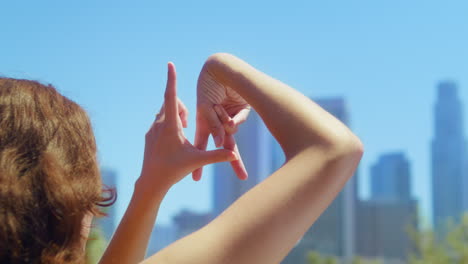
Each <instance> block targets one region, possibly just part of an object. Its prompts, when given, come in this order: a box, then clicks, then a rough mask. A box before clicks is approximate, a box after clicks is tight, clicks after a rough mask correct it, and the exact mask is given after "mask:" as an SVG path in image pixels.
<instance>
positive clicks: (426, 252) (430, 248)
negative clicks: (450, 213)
mask: <svg viewBox="0 0 468 264" xmlns="http://www.w3.org/2000/svg"><path fill="white" fill-rule="evenodd" d="M448 230H449V231H448V233H447V236H446V237H445V239H442V240H437V239H436V238H435V235H434V232H433V231H432V230H427V231H414V230H413V231H410V235H411V237H412V239H413V241H414V244H415V251H414V252H413V253H412V254H411V255H410V257H409V260H408V263H409V264H426V263H437V264H466V263H468V214H465V215H464V216H463V218H462V219H461V221H460V223H459V224H457V225H453V224H450V225H449V228H448Z"/></svg>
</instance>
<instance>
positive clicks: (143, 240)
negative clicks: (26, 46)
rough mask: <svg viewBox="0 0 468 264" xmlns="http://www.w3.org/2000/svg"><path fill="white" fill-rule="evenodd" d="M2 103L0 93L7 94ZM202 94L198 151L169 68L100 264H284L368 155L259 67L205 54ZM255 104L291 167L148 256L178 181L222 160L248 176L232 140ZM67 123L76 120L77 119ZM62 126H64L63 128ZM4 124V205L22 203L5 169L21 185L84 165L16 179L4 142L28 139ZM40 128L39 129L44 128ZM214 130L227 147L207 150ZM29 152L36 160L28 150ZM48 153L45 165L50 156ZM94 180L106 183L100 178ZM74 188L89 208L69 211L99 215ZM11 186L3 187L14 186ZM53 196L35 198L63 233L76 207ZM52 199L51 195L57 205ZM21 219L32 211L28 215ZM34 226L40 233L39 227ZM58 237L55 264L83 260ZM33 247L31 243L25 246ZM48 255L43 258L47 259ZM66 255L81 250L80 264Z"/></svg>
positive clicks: (74, 243)
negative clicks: (139, 164)
mask: <svg viewBox="0 0 468 264" xmlns="http://www.w3.org/2000/svg"><path fill="white" fill-rule="evenodd" d="M3 86H4V84H3V85H2V83H0V87H2V88H1V89H2V90H3ZM30 96H33V95H30ZM1 97H3V95H1V94H0V98H1ZM197 98H198V102H197V131H196V138H195V146H196V147H195V146H193V145H191V144H190V142H188V140H187V139H186V138H185V136H184V134H183V132H182V127H183V126H186V123H187V122H186V115H187V112H186V110H185V107H184V106H183V105H182V103H181V102H180V101H178V99H177V95H176V75H175V68H174V65H173V64H169V66H168V82H167V87H166V92H165V102H164V105H163V107H162V109H161V111H160V113H159V114H158V115H157V116H156V120H155V122H154V123H153V125H152V126H151V128H150V130H149V131H148V133H147V134H146V145H145V155H144V162H143V168H142V173H141V176H140V177H139V179H138V180H137V182H136V183H135V191H134V193H133V196H132V199H131V202H130V204H129V207H128V209H127V211H126V213H125V215H124V217H123V219H122V221H121V223H120V225H119V227H118V229H117V231H116V233H115V234H114V236H113V238H112V240H111V242H110V245H109V247H108V248H107V250H106V252H105V254H104V256H103V258H102V259H101V263H139V262H142V263H163V264H164V263H167V264H172V263H213V264H214V263H279V262H280V261H281V260H282V259H283V258H284V257H285V256H286V255H287V253H288V252H289V251H290V250H291V249H292V247H293V246H294V245H295V243H296V242H297V241H298V240H299V239H300V237H301V236H302V235H303V234H304V233H305V232H306V230H307V229H308V228H309V227H310V226H311V225H312V224H313V223H314V221H315V220H316V219H317V218H318V217H319V216H320V214H321V213H322V212H323V211H324V210H325V208H326V207H327V206H328V205H329V204H330V202H331V201H332V200H333V199H334V197H335V196H336V195H337V194H338V192H339V191H340V190H341V188H342V187H343V186H344V184H345V183H346V181H347V180H348V178H349V177H351V176H352V175H353V172H354V170H355V169H356V167H357V164H358V163H359V160H360V158H361V156H362V152H363V150H362V144H361V142H360V141H359V139H358V138H357V137H356V136H354V135H353V134H352V133H351V132H350V131H349V130H348V129H347V128H346V127H345V126H344V125H343V124H341V123H340V122H339V121H338V120H336V119H335V118H334V117H333V116H331V115H330V114H328V113H327V112H326V111H324V110H323V109H321V108H320V107H319V106H317V105H316V104H315V103H313V102H312V101H310V100H309V99H308V98H306V97H305V96H303V95H302V94H300V93H298V92H297V91H295V90H294V89H292V88H290V87H288V86H287V85H285V84H283V83H281V82H279V81H277V80H274V79H272V78H271V77H269V76H267V75H265V74H263V73H261V72H259V71H257V70H256V69H254V68H253V67H252V66H250V65H248V64H247V63H245V62H243V61H242V60H240V59H238V58H236V57H234V56H232V55H229V54H215V55H213V56H211V57H210V58H208V60H207V61H206V63H205V65H204V67H203V69H202V71H201V73H200V77H199V82H198V87H197ZM250 106H252V107H253V108H254V109H255V110H256V111H257V112H258V113H259V115H260V116H261V118H262V119H263V121H264V122H265V124H266V125H267V127H268V128H269V130H270V131H271V133H272V134H273V136H274V137H275V138H276V139H277V140H278V142H279V143H280V145H281V147H282V148H283V150H284V153H285V156H286V162H285V164H284V165H283V166H282V167H281V168H280V169H278V170H277V171H276V172H275V173H274V174H272V175H271V176H270V177H268V178H267V179H266V180H265V181H263V182H262V183H261V184H259V185H257V186H256V187H254V188H253V189H251V190H250V191H249V192H248V193H246V194H245V195H244V196H242V197H241V198H240V199H238V200H237V201H236V202H235V203H234V204H233V205H232V206H231V207H229V208H228V209H227V210H226V211H225V212H223V213H222V214H221V215H220V216H219V217H218V218H216V219H215V220H213V221H212V222H211V223H210V224H208V225H207V226H205V227H204V228H202V229H201V230H199V231H197V232H195V233H193V234H191V235H189V236H187V237H185V238H183V239H181V240H179V241H177V242H175V243H173V244H172V245H170V246H168V247H167V248H165V249H163V250H162V251H160V252H158V253H156V254H155V255H153V256H152V257H150V258H148V259H146V260H144V256H145V251H146V246H147V243H148V239H149V236H150V233H151V229H152V227H153V225H154V221H155V219H156V216H157V212H158V209H159V205H160V203H161V201H162V199H163V197H164V195H165V194H166V193H167V191H168V190H169V188H170V187H171V186H172V185H174V184H175V183H177V182H178V181H179V180H181V179H182V178H183V177H185V176H186V175H187V174H189V173H191V172H193V175H192V176H193V179H194V180H199V179H200V177H201V172H202V171H201V168H202V167H203V166H204V165H206V164H209V163H214V162H221V161H230V162H231V164H232V166H233V169H234V170H235V172H236V174H237V176H238V177H239V178H240V179H245V178H246V177H247V173H246V171H245V168H244V166H243V164H242V161H241V159H240V155H239V152H238V150H237V147H236V145H235V141H234V138H233V136H232V134H233V133H235V131H236V130H237V128H238V126H239V125H240V124H241V123H242V122H243V121H244V120H245V118H246V117H247V114H248V111H249V107H250ZM6 108H7V109H8V107H6ZM4 109H5V106H4V104H0V114H1V115H3V112H2V111H5V110H4ZM36 110H37V108H32V109H29V110H27V111H28V112H34V111H36ZM65 116H67V115H65ZM67 117H68V118H70V116H67ZM39 119H40V118H39ZM43 119H44V118H42V120H43ZM57 123H59V124H60V122H57ZM0 125H1V129H2V131H3V130H4V129H6V128H8V129H10V130H11V132H9V133H10V134H9V137H3V136H2V137H0V138H1V139H2V145H1V146H2V149H1V154H0V155H1V157H0V159H1V161H2V163H1V164H0V165H1V168H0V169H2V173H1V174H0V177H1V178H0V179H1V181H2V193H1V194H0V195H1V196H0V197H1V199H2V200H1V203H2V204H1V206H2V208H3V207H4V206H6V204H7V203H13V201H15V200H4V199H6V198H5V197H7V196H4V194H3V193H5V191H4V189H3V182H4V179H3V178H4V172H3V171H4V170H6V171H7V172H8V173H9V174H8V173H7V174H6V175H13V176H10V177H11V178H13V179H12V180H10V182H14V181H16V182H18V181H21V179H22V176H21V175H22V173H25V172H26V173H29V172H30V171H31V172H30V174H31V175H32V174H34V175H47V176H48V175H52V174H54V173H55V174H59V173H60V172H62V171H64V172H65V171H66V170H65V168H66V169H69V170H70V171H73V170H71V168H72V167H73V168H74V167H78V165H77V164H80V165H81V164H85V163H84V162H82V161H78V159H77V155H72V156H73V157H74V158H76V159H71V158H69V159H66V161H67V162H61V163H58V162H56V163H53V162H52V164H54V169H55V170H54V171H52V172H51V171H50V169H49V170H45V171H46V172H47V173H44V172H43V171H44V169H43V168H48V167H47V166H39V165H37V164H42V163H37V164H36V163H34V165H35V166H36V167H34V166H32V165H31V166H29V167H27V166H26V167H22V170H17V171H14V172H13V173H12V172H10V171H11V170H9V169H5V168H8V166H7V165H9V164H12V160H9V161H7V162H3V159H4V158H3V156H4V155H5V154H4V153H7V154H8V153H9V152H8V151H4V147H3V142H8V140H12V138H15V137H16V138H19V136H23V134H21V133H17V132H16V130H15V129H18V128H21V127H16V126H10V125H4V123H3V122H2V123H0ZM58 127H59V128H54V129H56V130H57V131H61V129H60V127H62V125H60V126H58ZM88 127H89V126H88ZM35 129H37V130H38V131H40V129H41V128H40V127H36V128H35ZM54 129H51V130H54ZM81 130H86V131H88V130H89V129H88V128H87V127H83V126H77V130H76V131H81ZM76 131H75V132H76ZM64 134H65V132H64ZM89 134H91V133H89ZM210 134H211V135H213V138H214V139H215V143H216V145H217V146H218V147H220V146H223V147H224V149H218V150H214V151H205V149H206V145H207V140H208V136H209V135H210ZM26 135H27V134H26ZM56 135H61V134H60V133H57V134H56V133H55V132H54V133H52V134H51V136H49V137H50V138H52V139H53V141H54V144H53V146H54V147H58V148H60V147H62V148H64V149H65V148H67V147H66V146H64V145H62V143H64V142H63V141H62V140H59V139H55V137H56ZM91 138H92V136H91ZM17 140H18V139H17ZM20 140H21V139H20ZM23 140H24V138H23ZM49 140H50V139H49ZM80 140H82V141H80ZM46 142H47V141H46ZM77 142H79V143H77V144H78V145H80V146H83V145H84V144H85V143H86V144H89V145H90V146H94V139H87V140H84V136H83V139H82V138H78V139H77ZM29 146H30V144H27V143H25V144H24V145H23V146H22V149H26V150H28V151H29ZM87 146H88V145H87ZM47 147H48V146H47ZM49 148H50V147H49ZM5 149H7V148H5ZM43 149H44V147H43V148H39V150H38V151H37V153H38V154H37V156H38V157H36V158H35V159H33V158H31V160H33V161H36V160H41V162H42V159H43V158H42V156H43V153H47V152H44V151H43ZM90 149H91V150H92V151H90V152H89V153H90V154H89V155H88V156H89V158H87V159H86V161H88V163H87V167H91V166H89V165H90V164H91V163H93V162H94V166H95V164H96V163H95V149H94V147H92V148H90ZM79 153H80V152H77V154H79ZM27 155H31V156H34V155H33V154H29V152H28V154H27ZM27 155H26V156H27ZM83 156H85V155H83ZM45 157H46V160H47V155H45ZM14 161H15V162H17V163H18V164H20V163H21V162H20V161H16V160H14ZM49 163H51V162H49ZM4 166H5V167H4ZM62 167H63V168H64V169H62ZM80 173H81V174H78V173H77V174H76V175H80V176H81V177H86V176H85V174H86V173H85V172H84V171H80ZM33 177H38V178H40V179H42V180H44V178H46V177H45V176H32V178H33ZM67 177H69V178H70V179H71V180H72V179H75V178H76V176H68V175H67ZM88 178H90V179H91V178H92V180H93V181H94V182H97V183H98V182H99V179H98V178H96V177H88ZM67 180H68V178H67ZM71 180H70V181H71ZM71 186H73V187H70V188H73V189H71V190H69V192H70V193H73V195H74V196H73V197H82V198H83V199H84V200H82V202H83V206H81V207H79V210H78V209H73V214H71V215H74V216H76V219H78V218H82V219H87V220H88V221H89V219H90V217H89V216H91V215H92V214H96V213H97V212H96V210H95V209H94V208H95V207H94V204H96V203H99V202H101V201H102V198H100V196H96V195H94V196H85V195H84V194H83V193H82V192H84V189H85V188H80V185H77V186H76V188H75V186H74V185H71ZM33 187H34V186H28V188H31V189H34V188H33ZM51 187H53V188H61V187H60V186H58V185H51ZM8 188H9V187H7V189H6V190H9V189H8ZM67 188H68V187H67ZM67 188H65V189H67ZM50 190H53V189H50ZM10 192H12V191H10ZM16 192H17V194H16V195H17V197H20V198H21V194H20V193H19V190H16ZM49 192H50V191H49ZM49 192H45V193H46V195H44V194H42V193H41V192H39V193H41V194H39V195H38V196H37V197H40V198H41V199H42V200H39V199H36V201H45V202H44V203H46V204H48V206H49V207H52V212H53V213H52V214H57V215H58V216H61V218H60V217H59V218H58V221H57V222H56V224H55V225H53V226H51V227H50V228H51V230H52V231H55V229H63V228H64V227H60V226H61V224H62V222H60V221H59V220H61V219H64V218H66V217H64V216H63V215H64V214H65V213H66V214H67V216H68V213H71V212H68V211H63V210H65V209H66V208H69V207H68V205H69V204H68V203H66V202H64V203H63V204H65V206H62V205H60V206H58V207H55V205H54V203H53V202H54V201H56V200H58V198H57V197H53V195H50V194H49ZM93 194H99V192H97V191H94V192H93ZM48 195H49V196H52V197H51V198H52V199H51V201H49V196H48ZM71 196H72V195H71ZM91 197H93V199H91ZM96 197H97V198H96ZM20 198H17V199H20ZM54 199H55V200H54ZM4 201H5V202H4ZM85 205H86V206H85ZM10 207H13V206H10ZM0 210H1V209H0ZM15 213H16V212H14V210H13V211H12V210H10V211H6V212H5V210H3V211H1V214H0V216H1V217H2V218H5V220H4V221H7V220H8V217H10V216H11V215H13V216H14V215H15ZM23 213H24V215H28V212H27V211H26V212H23ZM42 216H44V218H47V214H42ZM86 216H88V217H86ZM30 218H32V216H30ZM74 223H75V225H73V227H75V228H76V227H77V226H78V224H76V221H75V222H74ZM67 224H68V222H67ZM81 227H86V224H82V226H81ZM15 228H16V229H14V230H20V231H21V228H22V227H21V226H16V227H15ZM31 230H34V231H36V229H31ZM38 230H39V229H38ZM46 230H48V229H46ZM20 231H18V232H20ZM37 232H38V233H37V235H36V237H41V235H42V233H40V232H39V231H37ZM41 232H43V231H41ZM20 233H21V232H20ZM5 234H7V233H5V230H2V233H1V234H0V236H1V240H0V243H4V244H2V246H3V245H5V246H8V244H7V242H4V241H7V237H6V235H5ZM59 234H60V235H61V238H62V239H63V241H62V240H60V241H59V242H63V243H62V244H60V243H58V242H57V243H56V246H55V251H53V252H54V254H55V256H54V257H55V259H58V261H56V263H60V262H59V261H62V262H66V261H68V262H78V259H79V256H80V254H79V253H78V248H79V247H80V242H81V243H82V242H83V239H82V240H80V239H78V238H76V237H77V236H76V235H75V238H73V237H71V236H70V237H66V236H67V235H69V233H67V232H63V233H59ZM74 234H76V233H74ZM23 244H27V243H23ZM27 246H28V245H26V246H24V248H25V249H26V250H27V249H28V247H27ZM60 246H62V247H60ZM58 248H59V249H58ZM48 251H50V250H49V249H48V248H46V247H44V248H43V252H48ZM15 252H16V253H15ZM21 252H22V251H15V250H13V249H11V248H9V251H8V253H7V254H9V255H6V256H7V257H10V259H15V257H17V255H18V254H20V253H21ZM43 252H41V254H45V253H43ZM64 252H68V253H67V254H69V255H67V256H68V258H65V257H63V256H65V255H66V254H65V253H64ZM69 252H74V254H73V259H71V257H70V254H71V253H69ZM15 254H16V255H15ZM54 254H49V255H54ZM30 256H31V257H30V258H29V260H37V259H38V258H40V257H41V258H43V259H45V261H44V262H47V261H48V259H47V258H44V257H43V256H42V255H40V254H39V253H37V254H36V255H30ZM44 256H48V255H47V254H45V255H44ZM61 256H62V257H61ZM2 257H3V255H2ZM0 260H1V258H0ZM30 262H32V261H30ZM36 262H39V261H36Z"/></svg>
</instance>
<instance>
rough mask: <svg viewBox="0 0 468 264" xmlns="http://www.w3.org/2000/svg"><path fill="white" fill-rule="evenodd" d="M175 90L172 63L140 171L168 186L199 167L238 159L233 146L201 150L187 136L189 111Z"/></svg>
mask: <svg viewBox="0 0 468 264" xmlns="http://www.w3.org/2000/svg"><path fill="white" fill-rule="evenodd" d="M176 90H177V89H176V71H175V66H174V64H172V63H169V64H168V76H167V86H166V92H165V95H164V104H163V106H162V108H161V112H160V113H159V114H157V115H156V120H155V121H154V123H153V124H152V126H151V128H150V130H149V131H148V132H147V133H146V140H145V154H144V155H145V156H144V161H143V169H142V175H141V178H145V179H147V180H148V181H149V182H151V183H152V184H155V185H159V186H165V187H167V188H170V187H171V186H172V185H174V184H175V183H177V182H178V181H180V180H181V179H182V178H183V177H184V176H186V175H187V174H189V173H191V172H192V171H194V170H195V169H197V168H200V167H203V166H205V165H208V164H211V163H217V162H224V161H234V160H237V159H238V157H237V155H236V154H235V152H234V151H232V150H226V149H217V150H212V151H205V150H200V149H198V148H196V147H194V146H193V145H192V144H191V143H190V142H189V141H188V140H187V138H186V137H185V135H184V132H183V127H186V126H187V113H188V112H187V110H186V108H185V106H184V105H183V103H182V102H181V101H180V100H179V99H178V98H177V92H176Z"/></svg>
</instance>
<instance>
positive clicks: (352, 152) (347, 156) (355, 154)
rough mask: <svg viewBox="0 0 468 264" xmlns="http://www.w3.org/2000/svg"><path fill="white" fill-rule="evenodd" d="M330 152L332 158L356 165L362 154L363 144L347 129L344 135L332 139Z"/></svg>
mask: <svg viewBox="0 0 468 264" xmlns="http://www.w3.org/2000/svg"><path fill="white" fill-rule="evenodd" d="M330 153H332V156H333V157H334V159H338V160H342V161H345V163H346V164H349V165H350V166H352V167H357V165H358V164H359V162H360V161H361V158H362V156H363V155H364V144H363V143H362V141H361V140H360V139H359V138H358V137H357V136H356V135H354V134H353V133H352V132H350V131H348V133H347V135H346V136H342V137H340V138H338V139H336V140H333V141H332V144H331V146H330Z"/></svg>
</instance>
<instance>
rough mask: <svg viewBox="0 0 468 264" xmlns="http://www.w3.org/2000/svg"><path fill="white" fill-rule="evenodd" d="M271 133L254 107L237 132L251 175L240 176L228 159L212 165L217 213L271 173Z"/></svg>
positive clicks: (215, 211) (243, 156)
mask: <svg viewBox="0 0 468 264" xmlns="http://www.w3.org/2000/svg"><path fill="white" fill-rule="evenodd" d="M271 137H272V136H271V134H270V133H269V131H268V130H267V128H266V126H265V124H264V123H263V121H262V120H261V118H260V116H259V115H258V114H257V113H256V112H255V111H253V110H252V111H251V113H250V115H249V118H248V119H247V121H246V122H245V123H244V124H243V125H242V126H240V128H239V131H238V133H237V134H236V135H235V138H236V141H237V146H238V147H239V151H240V153H241V156H242V159H243V161H244V164H245V167H246V169H247V172H248V174H249V178H248V179H247V180H246V181H241V180H239V179H238V178H237V176H236V175H235V174H234V171H233V169H232V167H231V164H230V163H228V162H223V163H217V164H215V165H214V166H213V168H214V188H213V193H214V197H213V203H214V206H213V207H214V212H213V213H214V216H215V217H216V216H218V215H219V214H221V213H222V212H223V211H224V210H225V209H226V208H227V207H229V205H231V204H232V203H233V202H234V201H235V200H237V198H239V197H240V196H241V195H242V194H244V193H245V192H247V191H248V190H249V189H250V188H252V187H253V186H255V185H257V184H258V183H259V182H260V181H261V180H263V179H264V178H265V177H267V176H268V175H269V174H270V173H271V150H270V149H271Z"/></svg>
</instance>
